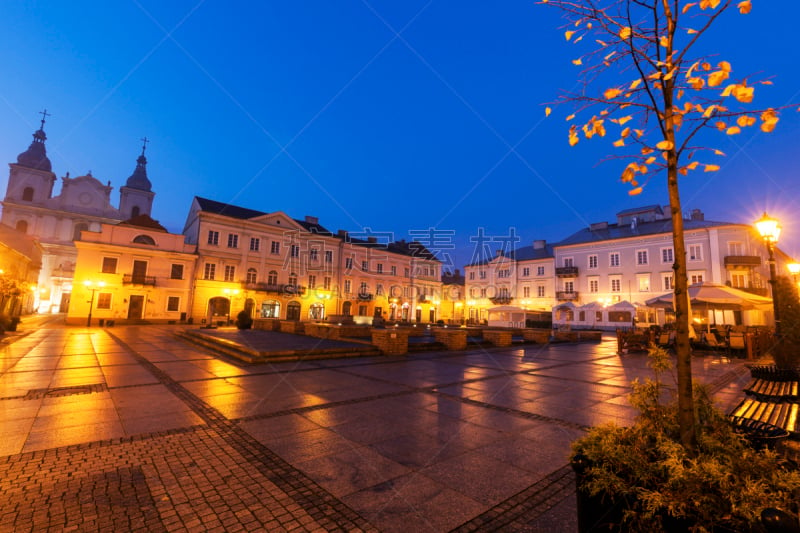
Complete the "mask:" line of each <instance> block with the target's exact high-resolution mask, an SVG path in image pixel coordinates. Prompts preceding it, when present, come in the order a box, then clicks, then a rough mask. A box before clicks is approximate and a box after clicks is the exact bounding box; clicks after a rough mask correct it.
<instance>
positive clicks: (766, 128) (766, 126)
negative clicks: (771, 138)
mask: <svg viewBox="0 0 800 533" xmlns="http://www.w3.org/2000/svg"><path fill="white" fill-rule="evenodd" d="M774 129H775V122H762V123H761V131H763V132H764V133H772V130H774Z"/></svg>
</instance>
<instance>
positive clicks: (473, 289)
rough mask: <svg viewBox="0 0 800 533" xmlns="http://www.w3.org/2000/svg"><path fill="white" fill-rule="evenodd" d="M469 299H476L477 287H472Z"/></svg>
mask: <svg viewBox="0 0 800 533" xmlns="http://www.w3.org/2000/svg"><path fill="white" fill-rule="evenodd" d="M469 297H470V298H475V287H472V288H471V289H470V290H469Z"/></svg>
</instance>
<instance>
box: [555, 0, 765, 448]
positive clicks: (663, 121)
mask: <svg viewBox="0 0 800 533" xmlns="http://www.w3.org/2000/svg"><path fill="white" fill-rule="evenodd" d="M540 3H542V4H547V5H549V6H554V7H556V8H558V9H560V10H561V11H563V13H564V14H565V18H566V19H567V20H568V23H567V26H566V27H565V32H564V38H565V39H566V40H567V41H569V42H570V43H572V44H573V45H575V46H576V47H577V48H578V49H580V50H581V52H580V54H579V56H580V57H579V58H578V59H575V60H573V61H572V63H573V64H575V65H576V66H581V67H582V69H583V70H582V71H581V74H580V80H581V81H582V82H583V84H582V90H581V91H580V92H570V93H565V94H563V95H562V96H561V97H560V98H559V101H558V102H559V103H569V104H572V105H574V106H575V111H574V113H573V114H570V115H569V116H568V117H567V121H568V122H570V123H571V125H570V128H569V137H568V139H569V144H570V145H571V146H574V145H576V144H577V143H578V142H579V141H580V139H581V135H583V137H584V138H586V139H591V138H592V137H594V136H599V137H605V136H607V135H609V136H611V135H613V137H614V138H615V140H614V142H613V146H614V147H615V148H616V149H618V150H619V151H620V155H619V157H621V158H626V160H627V161H628V163H627V165H626V166H625V167H624V169H623V171H622V176H621V179H622V181H623V182H624V183H626V184H628V185H630V187H631V189H630V191H629V194H631V195H636V194H639V193H641V192H642V188H643V187H645V186H646V185H647V184H648V182H649V181H650V179H651V178H652V177H653V176H656V175H661V173H663V172H664V171H666V178H667V190H668V193H669V204H670V214H671V219H672V229H673V246H674V250H675V263H674V265H673V270H674V291H675V315H676V323H677V324H676V326H677V339H676V349H677V357H678V359H677V365H676V369H677V376H678V409H679V423H680V432H681V443H682V444H683V446H684V447H685V448H686V449H688V450H692V449H694V448H695V446H696V434H695V420H694V407H693V400H692V372H691V358H690V346H689V298H688V293H687V288H688V279H687V274H686V249H685V245H684V240H683V216H682V209H681V200H680V194H679V189H678V180H679V177H680V176H686V175H687V174H688V173H689V172H690V171H695V170H700V169H702V170H703V171H704V172H715V171H717V170H719V165H717V164H715V163H714V162H713V159H712V158H714V157H715V156H722V155H724V154H723V153H722V152H721V151H719V150H716V149H713V148H708V147H705V146H698V145H697V144H696V143H698V142H699V141H698V134H699V133H701V132H702V131H703V130H709V129H711V130H713V129H716V130H719V131H720V132H722V133H724V134H727V135H736V134H738V133H740V132H741V131H742V130H743V129H745V128H749V127H759V128H760V129H761V131H763V132H771V131H772V130H773V129H774V128H775V124H776V123H777V122H778V112H777V110H776V109H772V108H770V109H763V110H758V111H752V110H748V109H747V107H748V106H747V104H750V103H751V102H752V101H753V95H754V91H755V86H754V85H753V82H752V81H751V80H748V79H746V78H744V79H738V80H735V79H734V78H733V77H732V75H733V71H734V70H733V67H732V65H731V63H730V62H729V61H726V60H719V59H716V58H715V59H714V60H711V59H710V56H707V55H701V56H699V57H698V56H695V53H696V52H695V50H696V49H697V48H698V46H699V43H700V42H701V39H702V37H703V36H704V35H705V34H706V33H707V32H708V30H709V28H711V27H712V26H713V25H714V24H716V23H717V22H718V21H719V20H720V18H721V17H722V16H723V14H725V13H726V12H729V11H738V13H739V14H741V15H746V14H748V13H749V12H750V10H751V7H752V6H751V2H750V0H744V1H740V2H736V1H735V0H700V1H699V2H684V1H682V0H681V1H679V0H605V1H604V0H541V1H540ZM760 83H761V84H766V85H768V84H770V81H768V80H764V81H761V82H760ZM598 85H599V86H600V87H601V90H600V91H599V93H600V94H596V92H595V90H593V89H594V88H596V87H597V86H598ZM550 111H551V110H550V108H549V107H548V108H547V109H546V110H545V113H546V114H547V115H550ZM612 132H613V134H612ZM623 152H624V153H623Z"/></svg>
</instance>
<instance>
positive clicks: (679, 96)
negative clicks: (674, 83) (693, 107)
mask: <svg viewBox="0 0 800 533" xmlns="http://www.w3.org/2000/svg"><path fill="white" fill-rule="evenodd" d="M681 98H683V89H679V90H678V100H680V99H681Z"/></svg>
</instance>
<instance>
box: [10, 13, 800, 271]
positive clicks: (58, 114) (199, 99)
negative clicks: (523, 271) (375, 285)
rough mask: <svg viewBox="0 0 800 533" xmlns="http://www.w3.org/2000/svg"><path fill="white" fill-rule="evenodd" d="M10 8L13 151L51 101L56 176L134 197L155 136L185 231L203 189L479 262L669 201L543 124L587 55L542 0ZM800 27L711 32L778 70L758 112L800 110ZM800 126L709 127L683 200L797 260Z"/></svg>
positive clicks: (770, 18) (557, 113) (153, 175)
mask: <svg viewBox="0 0 800 533" xmlns="http://www.w3.org/2000/svg"><path fill="white" fill-rule="evenodd" d="M0 16H1V17H2V20H3V31H2V32H0V50H2V52H1V53H0V72H2V81H1V82H0V124H2V128H0V159H2V160H3V161H6V162H15V161H16V156H17V154H19V153H20V152H22V151H24V150H25V149H26V148H27V146H28V144H29V143H30V141H31V133H33V131H34V130H35V129H37V128H38V125H39V119H40V118H41V117H40V115H38V114H37V113H38V112H39V111H41V110H42V109H43V108H47V110H48V112H49V113H52V116H51V117H48V121H47V124H46V126H45V130H46V132H47V135H48V141H47V149H48V155H49V157H50V159H51V161H52V162H53V170H54V172H55V173H56V174H57V175H58V176H59V177H60V176H63V175H64V174H65V173H66V172H69V173H70V175H71V176H73V177H75V176H79V175H83V174H85V173H86V172H87V171H89V170H91V172H92V175H93V176H95V177H96V178H98V179H99V180H100V181H102V182H103V183H105V182H106V181H111V184H112V185H113V186H114V187H119V186H120V185H123V184H124V182H125V180H126V179H127V177H128V176H130V174H131V173H132V172H133V169H134V167H135V163H136V157H137V156H138V155H139V152H140V150H141V144H142V143H141V141H140V138H142V137H144V136H147V138H148V139H150V141H151V142H150V144H149V145H148V148H147V158H148V162H149V163H148V175H149V178H150V180H151V181H152V183H153V190H154V191H155V192H156V197H155V203H154V208H153V217H154V218H156V219H158V220H159V221H160V222H161V223H162V224H163V225H165V226H166V227H167V228H168V229H169V230H170V231H173V232H180V231H182V229H183V223H184V221H185V217H186V214H187V212H188V209H189V205H190V202H191V199H192V197H193V196H194V195H198V196H204V197H208V198H212V199H215V200H218V201H222V202H230V203H233V204H237V205H241V206H244V207H249V208H253V209H258V210H262V211H277V210H281V211H284V212H286V213H287V214H289V215H290V216H292V217H295V218H302V217H303V216H304V215H315V216H318V217H319V218H320V223H321V224H323V225H324V226H326V227H327V228H328V229H330V230H332V231H336V230H337V229H339V228H342V229H347V230H350V231H355V232H362V231H365V228H369V229H370V230H371V231H373V232H376V233H378V234H386V233H387V232H391V233H392V234H393V237H394V238H396V239H401V238H406V239H408V238H414V237H418V238H419V237H420V236H424V235H428V236H429V237H428V238H429V239H430V237H431V232H430V231H427V230H428V229H429V228H435V230H434V231H433V232H432V233H433V237H435V238H436V244H435V245H434V246H432V248H434V249H438V250H439V251H440V253H441V254H444V255H443V259H445V262H446V263H448V262H452V263H454V266H455V267H461V266H463V264H464V263H466V262H469V261H470V260H471V259H472V256H473V247H472V244H471V242H472V241H471V240H470V238H471V237H473V238H474V236H475V235H477V234H478V233H479V232H481V231H482V232H483V235H485V236H486V238H488V239H489V241H490V242H489V244H490V247H492V248H495V247H497V246H499V245H500V244H501V243H502V241H503V240H504V239H503V237H504V236H508V235H509V234H510V231H512V230H513V234H515V235H516V236H517V237H518V238H519V239H520V242H519V243H518V246H519V245H524V244H530V242H531V241H533V240H534V239H547V240H548V241H549V242H554V241H557V240H559V239H562V238H564V237H566V236H568V235H569V234H571V233H573V232H575V231H577V230H579V229H581V228H582V227H585V226H588V225H589V224H590V223H592V222H599V221H614V215H615V213H616V212H618V211H620V210H623V209H627V208H630V207H635V206H641V205H648V204H662V205H664V204H667V203H668V200H667V197H666V187H665V185H664V180H663V178H655V179H654V180H653V181H652V182H651V183H650V184H649V185H648V186H647V187H646V188H645V191H644V193H643V194H641V195H640V196H635V197H631V196H629V195H628V189H629V187H627V186H626V185H624V184H622V183H621V182H620V181H619V175H620V171H621V164H620V163H619V162H607V163H601V160H602V159H603V157H604V155H606V154H608V153H610V152H612V151H613V148H612V147H611V142H612V141H613V140H614V139H613V138H611V137H607V138H605V139H600V140H593V141H585V140H582V141H581V143H580V144H578V145H577V146H576V147H574V148H570V146H569V144H568V142H567V140H568V136H567V129H568V124H567V123H566V122H565V120H564V118H565V116H566V115H568V114H569V113H570V112H571V110H570V109H566V108H564V106H561V107H554V111H553V114H552V115H551V116H550V117H549V118H547V119H545V114H544V107H545V105H548V104H550V105H552V102H553V101H554V100H555V99H556V98H557V96H558V94H559V90H560V89H570V88H573V87H575V83H576V79H577V75H578V73H579V70H580V67H576V66H574V65H573V64H572V63H571V60H572V59H575V58H576V57H577V56H578V55H580V53H579V52H578V50H579V48H576V46H575V45H572V44H571V43H567V42H566V41H565V39H564V35H563V29H561V28H560V27H561V25H562V23H563V21H562V20H561V18H560V14H559V12H558V11H556V10H554V9H551V8H548V7H545V6H541V5H536V4H534V3H533V2H531V1H525V2H522V1H515V0H509V1H505V2H486V1H485V0H484V1H477V0H475V1H460V2H445V1H437V0H430V1H419V0H406V1H403V2H397V1H388V0H387V1H377V0H375V1H372V0H370V1H358V0H334V1H331V0H326V1H292V2H288V1H284V2H273V1H264V2H222V1H217V0H207V1H205V2H203V1H199V2H197V1H190V2H184V1H178V0H173V1H170V2H163V1H150V0H142V1H131V2H128V1H119V2H82V1H74V2H63V1H59V2H56V1H37V2H3V3H2V5H0ZM798 20H800V2H795V1H788V0H781V1H778V0H769V1H766V0H753V11H752V13H751V14H750V15H748V16H741V15H739V14H738V13H737V12H736V11H735V10H733V11H731V12H729V13H727V14H726V15H725V16H723V18H722V19H721V20H720V21H719V23H718V25H717V26H716V28H715V30H714V33H713V34H712V35H710V36H709V37H710V39H707V40H706V47H707V50H709V51H711V52H718V53H720V56H719V58H720V59H726V60H728V61H730V62H731V63H732V64H733V68H734V75H736V76H748V75H751V74H753V75H756V74H761V75H763V76H774V77H773V78H772V80H773V81H774V85H773V86H768V87H767V86H764V87H759V88H758V89H757V90H756V98H755V100H754V106H758V107H766V106H781V105H786V104H789V103H800V72H798V66H799V65H800V58H799V57H798V55H799V54H800V52H798V50H800V47H798V46H797V44H796V39H795V38H794V35H795V33H796V25H797V21H798ZM597 90H598V91H601V90H602V88H600V87H597ZM799 133H800V114H798V113H797V112H796V111H795V110H794V109H791V110H786V111H784V112H783V113H782V115H781V121H780V122H779V123H778V126H777V128H776V130H775V132H774V133H772V134H764V133H761V132H760V131H758V129H757V128H750V129H747V130H745V133H743V134H742V135H738V136H735V137H726V136H723V135H715V136H713V137H710V139H711V140H712V141H713V145H714V147H716V148H718V149H720V150H722V151H724V152H725V153H727V154H728V155H727V157H725V158H718V160H716V161H712V162H714V163H717V164H719V165H721V166H722V168H721V170H720V172H717V173H693V174H690V175H689V177H688V178H684V179H683V182H682V199H683V206H684V210H685V212H687V213H688V212H689V210H691V209H693V208H699V209H701V210H703V211H704V212H705V214H706V219H708V220H723V221H731V222H742V223H748V222H751V221H753V220H755V219H756V218H758V217H759V216H760V215H761V213H762V212H763V211H764V210H767V211H769V213H770V214H771V215H773V216H775V217H777V218H779V219H780V220H781V221H782V223H783V227H784V230H783V239H782V243H781V248H783V249H784V250H785V251H786V252H787V253H789V254H792V255H794V256H795V257H797V258H800V220H799V218H800V214H799V213H800V192H799V191H800V187H798V185H797V181H798V180H797V173H798V166H799V165H798V161H799V160H800V158H799V157H798V148H800V144H799V143H798V141H797V139H798V138H800V135H798V134H799ZM2 174H3V176H2V182H0V186H1V187H2V190H3V191H5V187H6V179H7V173H6V172H3V173H2ZM57 191H58V189H57ZM112 202H113V203H114V204H115V205H116V204H117V202H118V192H117V191H116V190H115V191H114V193H113V196H112ZM491 239H494V242H493V243H492V242H491ZM423 242H424V241H423ZM451 246H456V247H457V249H453V250H451V249H449V248H450V247H451ZM448 259H449V260H450V261H448ZM446 266H448V265H447V264H446Z"/></svg>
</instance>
